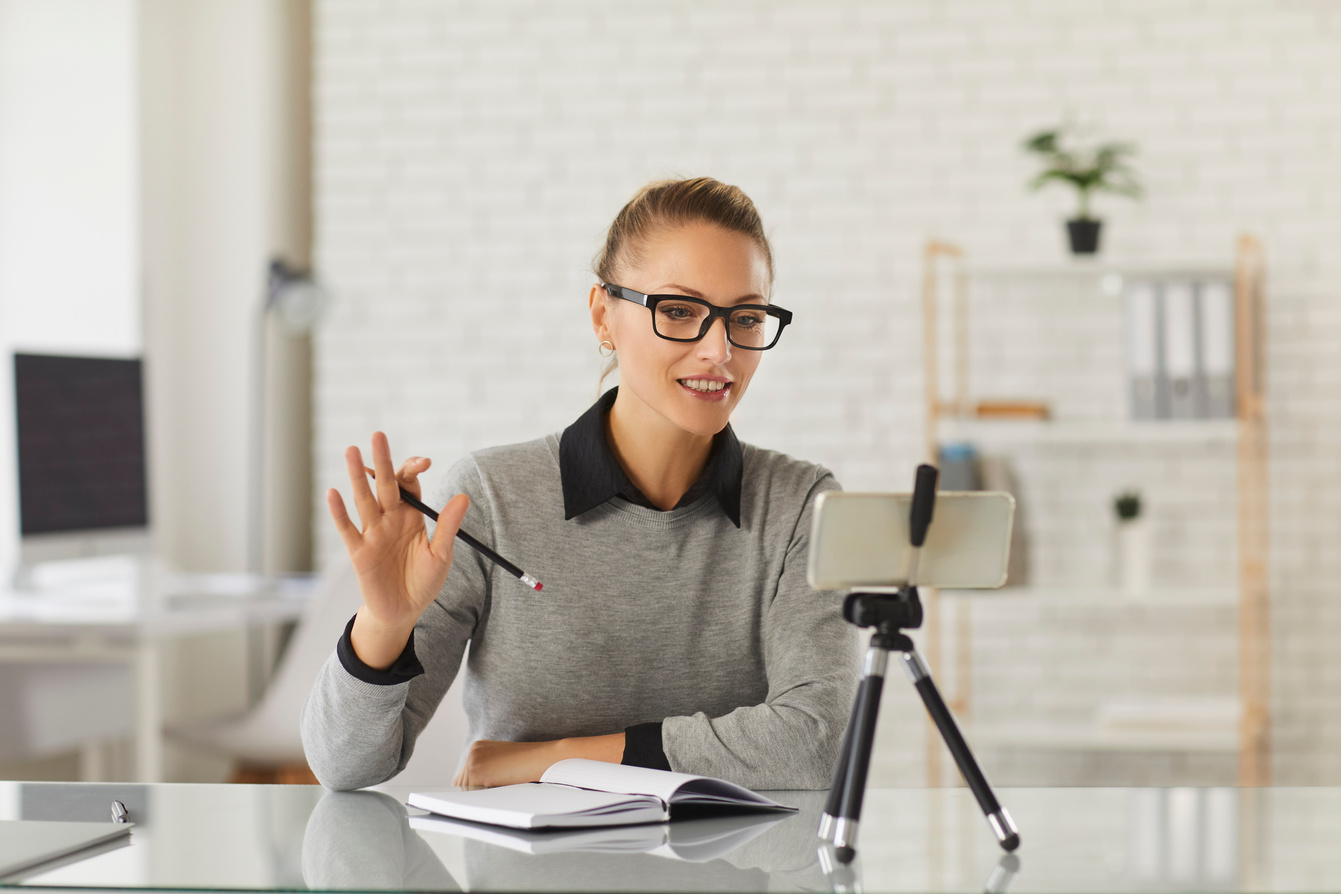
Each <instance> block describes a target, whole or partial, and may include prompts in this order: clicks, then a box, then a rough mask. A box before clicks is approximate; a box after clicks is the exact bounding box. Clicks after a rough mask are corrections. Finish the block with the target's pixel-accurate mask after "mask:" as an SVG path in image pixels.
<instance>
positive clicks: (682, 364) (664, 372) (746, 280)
mask: <svg viewBox="0 0 1341 894" xmlns="http://www.w3.org/2000/svg"><path fill="white" fill-rule="evenodd" d="M633 254H634V255H636V257H633V258H630V259H628V260H627V261H625V262H623V263H621V264H620V266H619V267H618V268H617V270H616V277H617V278H616V279H615V280H614V282H615V284H616V285H621V286H624V287H626V288H630V289H636V290H637V291H639V292H645V293H647V294H649V295H688V296H690V297H694V298H701V299H703V300H704V301H708V302H710V303H712V304H715V305H717V306H718V307H731V306H733V305H737V304H767V303H768V293H769V287H770V281H769V273H768V261H767V260H766V258H765V257H764V253H763V251H762V250H761V249H760V247H759V246H758V245H756V244H755V243H754V241H753V240H751V239H750V238H749V237H747V236H744V235H742V234H740V233H733V232H731V231H729V230H725V229H723V228H721V227H719V226H716V225H715V224H708V223H690V224H685V225H682V226H676V227H671V228H663V229H661V230H659V231H657V232H655V233H653V234H652V235H651V237H650V238H648V239H647V240H646V241H645V242H643V243H642V244H641V245H639V246H638V251H637V252H634V253H633ZM591 312H592V327H593V328H594V329H595V331H596V335H597V337H598V338H599V339H600V340H602V341H609V342H611V343H612V344H613V345H614V346H615V349H616V350H617V351H618V352H619V381H620V388H619V396H620V399H621V402H622V401H624V400H625V399H626V396H627V398H629V399H634V398H636V406H637V407H638V409H643V408H646V409H647V410H650V411H651V412H652V413H654V414H656V415H659V416H661V417H663V418H664V419H666V420H667V421H669V422H671V423H672V424H674V425H676V426H678V427H679V428H681V429H684V430H685V431H688V432H692V433H694V434H697V435H703V436H711V435H715V434H716V433H717V432H719V431H721V430H722V429H723V428H725V427H726V425H727V423H728V422H729V421H730V419H731V413H732V411H733V410H734V409H735V408H736V404H738V403H739V402H740V399H741V398H742V397H744V396H745V389H746V388H748V387H749V384H750V378H751V377H752V376H753V375H754V371H755V369H756V368H757V367H758V366H759V359H760V357H761V356H762V352H761V351H747V350H744V349H741V348H737V347H736V346H734V345H732V344H731V343H730V342H729V341H727V338H726V325H725V321H723V320H722V319H720V318H717V319H714V320H713V321H712V326H711V328H709V330H708V332H707V334H706V335H704V336H703V338H701V339H699V340H698V341H696V342H677V341H668V340H667V339H664V338H661V337H660V336H658V335H657V334H656V333H655V332H654V331H653V329H652V314H651V311H649V310H648V309H647V308H645V307H640V306H638V305H637V304H634V303H633V302H631V301H624V300H622V299H617V298H611V297H609V296H608V295H607V293H606V292H605V290H604V289H601V288H600V287H599V286H597V287H595V288H594V289H593V290H592V295H591ZM696 386H697V387H696ZM719 386H720V390H711V389H714V388H718V387H719Z"/></svg>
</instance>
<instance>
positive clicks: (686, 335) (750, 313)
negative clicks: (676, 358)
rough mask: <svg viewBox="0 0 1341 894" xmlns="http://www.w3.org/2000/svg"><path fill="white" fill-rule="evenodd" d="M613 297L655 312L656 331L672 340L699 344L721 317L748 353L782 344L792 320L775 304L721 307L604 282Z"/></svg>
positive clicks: (730, 334)
mask: <svg viewBox="0 0 1341 894" xmlns="http://www.w3.org/2000/svg"><path fill="white" fill-rule="evenodd" d="M601 288H603V289H605V290H606V291H607V292H609V293H610V295H611V296H612V297H615V298H623V299H624V300H625V301H632V302H633V303H634V304H641V305H642V306H643V307H645V308H647V309H648V310H650V311H651V312H652V331H653V332H655V333H656V334H657V335H659V336H661V337H662V338H664V339H666V340H668V341H698V340H699V339H700V338H702V337H703V336H705V335H707V334H708V329H709V328H710V327H711V326H712V321H713V320H714V319H715V318H717V317H721V318H722V322H723V324H724V325H725V326H726V338H727V340H728V341H729V342H731V344H733V345H735V346H736V347H738V348H744V349H745V350H747V351H767V350H768V349H769V348H771V347H773V346H774V345H775V344H777V343H778V339H779V338H781V337H782V330H783V329H786V328H787V324H788V323H790V322H791V321H792V312H791V311H789V310H783V309H782V308H780V307H775V306H774V305H772V304H737V305H735V306H734V307H718V306H717V305H715V304H709V303H708V302H706V301H704V300H703V299H701V298H690V297H689V296H688V295H648V294H646V293H644V292H639V291H636V290H634V289H626V288H624V287H623V286H617V285H613V284H612V283H608V282H603V283H601Z"/></svg>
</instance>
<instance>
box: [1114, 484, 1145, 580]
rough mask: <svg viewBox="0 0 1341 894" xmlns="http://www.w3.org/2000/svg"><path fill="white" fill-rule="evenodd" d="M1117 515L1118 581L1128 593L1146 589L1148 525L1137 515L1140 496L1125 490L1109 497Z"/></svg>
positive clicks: (1139, 512)
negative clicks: (1112, 498) (1112, 497)
mask: <svg viewBox="0 0 1341 894" xmlns="http://www.w3.org/2000/svg"><path fill="white" fill-rule="evenodd" d="M1113 511H1114V512H1115V513H1116V514H1117V572H1118V583H1119V584H1120V585H1121V587H1122V589H1123V590H1124V591H1126V592H1127V594H1128V595H1130V596H1137V597H1139V596H1142V595H1144V594H1145V592H1146V591H1147V590H1149V588H1150V528H1149V524H1148V522H1147V521H1146V520H1145V518H1144V517H1143V516H1142V515H1141V495H1140V494H1138V493H1136V492H1135V491H1125V492H1124V493H1121V494H1118V495H1117V497H1115V498H1114V500H1113Z"/></svg>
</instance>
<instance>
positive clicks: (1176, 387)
mask: <svg viewBox="0 0 1341 894" xmlns="http://www.w3.org/2000/svg"><path fill="white" fill-rule="evenodd" d="M1163 291H1164V295H1163V298H1164V307H1163V310H1164V371H1165V374H1166V375H1167V376H1168V381H1169V413H1168V418H1170V419H1196V418H1198V417H1199V416H1201V415H1202V413H1201V406H1200V405H1201V404H1204V403H1205V399H1204V395H1203V394H1201V393H1200V392H1201V389H1200V388H1198V387H1197V382H1198V378H1199V377H1198V375H1197V301H1196V296H1197V293H1196V290H1195V289H1194V288H1193V284H1192V283H1191V282H1188V281H1186V280H1172V281H1169V282H1166V283H1165V284H1164V290H1163Z"/></svg>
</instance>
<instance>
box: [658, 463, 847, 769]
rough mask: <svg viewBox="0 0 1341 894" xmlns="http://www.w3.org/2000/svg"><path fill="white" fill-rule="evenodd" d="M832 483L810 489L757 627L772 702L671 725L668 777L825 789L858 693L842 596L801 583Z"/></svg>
mask: <svg viewBox="0 0 1341 894" xmlns="http://www.w3.org/2000/svg"><path fill="white" fill-rule="evenodd" d="M837 488H838V484H837V482H836V481H835V480H834V478H833V476H832V475H831V474H828V473H827V472H826V473H824V474H823V475H821V476H820V478H819V479H818V480H817V481H816V482H815V483H814V485H813V486H812V487H811V489H810V492H809V493H808V494H807V496H806V499H805V503H804V507H803V509H802V511H801V513H800V516H799V517H798V518H797V520H796V524H795V527H794V529H793V531H792V534H791V539H790V542H789V543H788V546H787V551H786V554H785V556H784V559H783V566H782V573H781V575H780V577H779V579H778V581H777V590H776V592H775V594H774V596H773V599H772V601H771V602H770V603H769V605H768V608H767V610H766V612H765V615H764V618H763V626H764V629H763V646H764V665H765V669H766V671H767V674H768V694H767V697H766V698H765V701H764V702H763V703H762V704H758V705H748V706H745V707H740V708H737V709H735V710H734V711H731V712H729V713H727V714H725V715H723V716H720V717H709V716H707V715H706V714H704V713H702V712H700V713H697V714H694V715H692V716H687V717H667V718H666V719H665V720H664V721H663V722H662V747H663V748H664V750H665V753H666V757H667V759H668V761H669V762H670V767H671V769H672V770H676V771H679V772H685V773H697V774H702V775H706V776H717V777H720V778H723V779H728V780H731V781H732V782H736V783H738V784H740V785H744V786H746V787H748V788H754V789H822V788H827V787H828V786H829V784H830V783H831V782H832V776H833V767H834V763H835V761H836V760H837V757H838V750H839V748H840V747H841V744H842V738H843V731H844V729H845V728H846V726H847V718H848V714H849V712H850V711H851V708H852V699H853V696H854V694H855V692H856V684H857V676H858V649H857V632H856V628H854V627H853V626H852V625H851V624H848V623H847V622H846V621H845V620H844V619H843V617H842V610H841V607H842V598H841V594H839V593H836V592H833V591H825V592H821V591H816V590H813V589H811V587H810V584H809V582H808V581H807V580H806V562H807V557H808V553H809V551H810V520H811V516H812V514H813V511H814V505H815V499H816V497H818V496H819V494H820V493H822V492H823V491H826V490H836V489H837Z"/></svg>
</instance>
